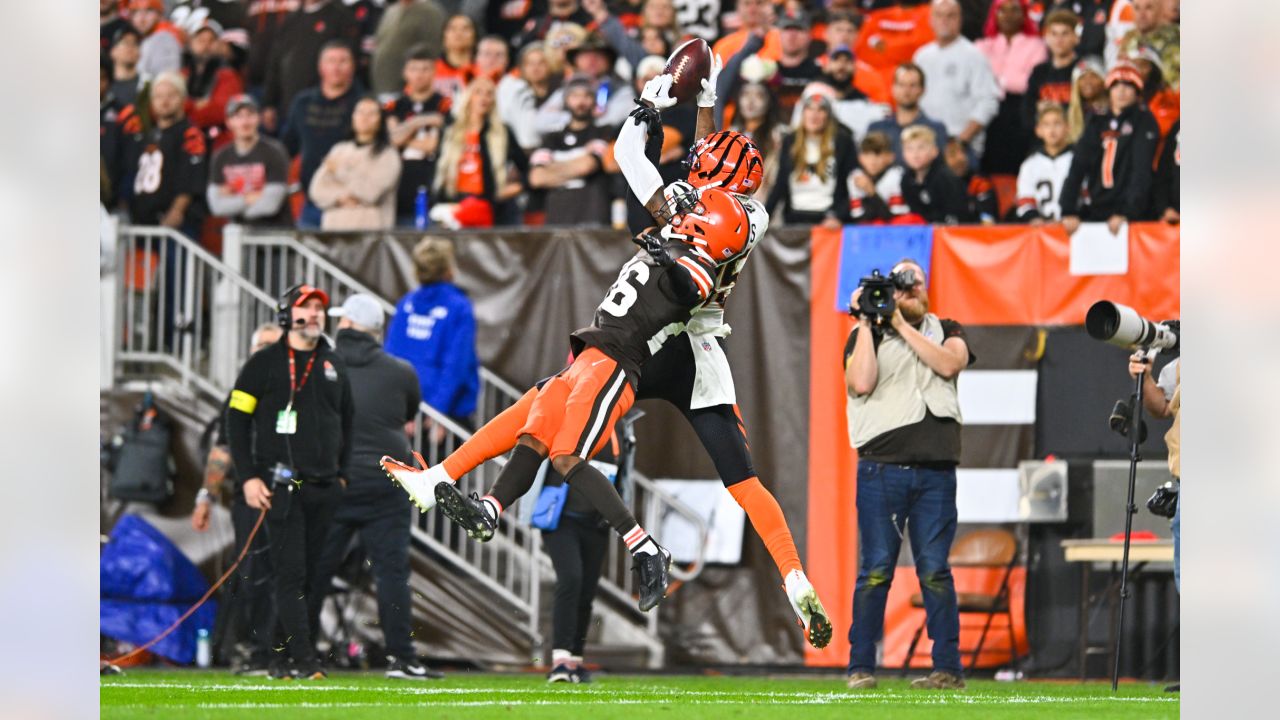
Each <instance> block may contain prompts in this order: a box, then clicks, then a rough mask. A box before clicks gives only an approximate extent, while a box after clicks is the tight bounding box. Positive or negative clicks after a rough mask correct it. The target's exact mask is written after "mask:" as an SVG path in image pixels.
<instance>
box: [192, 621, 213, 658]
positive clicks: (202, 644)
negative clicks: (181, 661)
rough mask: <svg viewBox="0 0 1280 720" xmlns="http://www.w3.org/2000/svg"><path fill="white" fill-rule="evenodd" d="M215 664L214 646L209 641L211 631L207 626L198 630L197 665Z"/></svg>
mask: <svg viewBox="0 0 1280 720" xmlns="http://www.w3.org/2000/svg"><path fill="white" fill-rule="evenodd" d="M212 664H213V646H212V644H211V643H210V642H209V631H208V630H206V629H205V628H200V629H199V630H196V667H202V668H207V667H209V666H210V665H212Z"/></svg>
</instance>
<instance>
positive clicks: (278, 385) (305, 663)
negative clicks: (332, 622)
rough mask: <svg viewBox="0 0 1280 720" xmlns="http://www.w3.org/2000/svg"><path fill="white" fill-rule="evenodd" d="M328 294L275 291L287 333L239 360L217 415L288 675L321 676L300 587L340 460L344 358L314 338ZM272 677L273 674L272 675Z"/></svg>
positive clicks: (335, 491)
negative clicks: (265, 546)
mask: <svg viewBox="0 0 1280 720" xmlns="http://www.w3.org/2000/svg"><path fill="white" fill-rule="evenodd" d="M328 306H329V296H328V295H327V294H325V292H324V291H322V290H318V289H316V288H313V287H311V286H309V285H299V286H295V287H294V288H291V289H290V290H289V291H287V292H286V293H285V295H284V297H282V298H281V302H280V306H279V308H278V309H279V320H280V323H281V325H283V326H284V327H285V328H286V329H287V332H286V334H285V336H284V338H283V339H282V340H281V341H280V342H278V343H276V344H275V345H273V346H271V347H269V348H267V349H266V350H263V351H262V352H259V353H257V354H255V355H254V356H253V357H251V358H249V361H248V362H247V363H245V366H244V368H243V369H241V371H240V376H239V377H238V378H236V385H235V389H234V390H233V391H232V393H231V400H230V402H229V403H228V407H229V412H228V413H227V434H228V439H229V440H230V441H231V457H232V460H233V461H234V463H235V467H236V469H237V474H238V476H239V477H240V478H243V481H242V483H241V488H242V490H243V492H244V499H245V502H246V503H248V504H249V506H250V507H253V508H257V509H262V508H266V509H267V511H268V512H267V522H266V529H267V539H268V541H269V543H270V546H271V562H272V565H274V567H275V571H276V613H277V615H278V617H279V619H280V626H281V629H282V630H283V631H284V635H285V638H286V646H287V650H288V654H289V657H290V660H291V662H292V668H291V669H290V671H289V673H290V674H292V675H295V676H297V677H302V678H311V679H321V678H324V677H325V674H324V672H323V671H322V670H321V669H320V666H319V663H318V662H317V661H316V657H315V648H314V646H313V645H312V640H313V636H312V632H311V631H312V628H311V627H310V626H309V625H310V624H309V622H308V616H309V614H310V613H309V611H308V605H309V603H313V604H316V605H318V604H319V603H320V601H321V600H323V597H322V596H318V593H316V592H314V591H313V589H312V588H310V587H308V583H311V582H314V579H315V577H316V563H317V562H318V560H319V556H320V552H321V550H322V548H323V544H324V540H325V535H326V534H327V533H328V531H329V524H330V519H331V518H332V517H333V513H334V510H335V508H336V506H337V504H338V501H339V499H340V498H341V495H342V484H341V481H340V479H339V476H340V474H341V473H342V470H343V468H345V467H347V466H348V465H349V463H350V456H351V445H350V441H349V439H350V437H351V420H352V414H353V406H352V401H351V385H350V382H349V381H348V379H347V369H346V365H345V364H344V363H343V361H342V359H341V358H340V357H339V356H338V355H337V354H336V353H334V351H333V349H332V348H331V347H330V345H329V343H328V341H327V340H325V339H324V337H323V336H322V329H323V323H324V317H325V310H326V308H328ZM273 674H276V675H281V674H282V673H280V672H277V673H273Z"/></svg>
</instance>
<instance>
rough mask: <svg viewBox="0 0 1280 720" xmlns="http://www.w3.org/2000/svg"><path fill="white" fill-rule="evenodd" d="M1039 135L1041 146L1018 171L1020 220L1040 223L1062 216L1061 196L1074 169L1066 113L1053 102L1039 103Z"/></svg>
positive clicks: (1018, 216)
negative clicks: (1068, 176)
mask: <svg viewBox="0 0 1280 720" xmlns="http://www.w3.org/2000/svg"><path fill="white" fill-rule="evenodd" d="M1036 137H1037V138H1039V139H1040V143H1041V147H1040V148H1039V149H1038V150H1036V151H1035V152H1033V153H1031V156H1030V157H1028V158H1027V159H1026V160H1024V161H1023V162H1022V168H1021V169H1020V170H1018V203H1017V206H1016V208H1015V210H1014V214H1015V218H1016V219H1017V221H1018V222H1029V223H1031V224H1032V225H1041V224H1043V223H1044V222H1045V221H1046V220H1049V221H1054V220H1057V219H1059V218H1060V217H1062V208H1061V207H1060V206H1059V205H1058V196H1059V195H1060V194H1061V193H1062V184H1063V183H1065V182H1066V180H1067V171H1068V170H1070V169H1071V157H1072V153H1071V146H1070V144H1069V143H1068V142H1067V113H1066V111H1065V110H1063V109H1062V106H1061V105H1059V104H1057V103H1055V102H1051V101H1045V102H1043V103H1041V105H1040V111H1039V114H1038V116H1037V118H1036Z"/></svg>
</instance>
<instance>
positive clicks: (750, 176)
mask: <svg viewBox="0 0 1280 720" xmlns="http://www.w3.org/2000/svg"><path fill="white" fill-rule="evenodd" d="M687 164H688V166H689V184H690V185H693V186H694V187H696V188H708V187H722V188H724V189H725V190H728V191H729V192H735V193H741V194H743V195H750V194H751V193H754V192H755V191H756V190H759V189H760V181H761V179H763V177H764V158H763V157H762V156H761V155H760V149H759V148H757V147H756V144H755V143H754V142H752V141H751V139H750V138H748V137H747V136H746V135H743V134H742V133H740V132H735V131H733V130H721V131H720V132H714V133H711V134H710V135H708V136H706V137H704V138H702V139H701V140H699V141H698V142H696V143H694V145H693V149H692V150H691V151H690V153H689V160H688V161H687Z"/></svg>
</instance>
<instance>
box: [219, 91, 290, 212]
mask: <svg viewBox="0 0 1280 720" xmlns="http://www.w3.org/2000/svg"><path fill="white" fill-rule="evenodd" d="M226 118H227V130H229V131H230V135H231V143H230V144H229V145H227V146H225V147H223V148H222V149H221V150H218V151H217V152H215V153H214V154H213V160H212V162H211V164H210V167H209V189H208V191H207V193H206V195H205V198H206V200H207V201H208V203H209V211H210V212H212V213H213V214H214V215H216V216H218V217H222V218H227V219H229V220H231V221H232V222H237V223H241V224H245V225H270V226H288V225H290V224H292V217H290V215H289V211H288V208H287V207H286V206H285V202H284V201H285V196H286V194H287V191H288V183H289V156H288V154H287V153H285V150H284V146H282V145H281V144H280V143H278V142H276V141H275V140H274V139H272V138H269V137H263V136H262V135H261V134H259V125H260V124H261V122H262V116H261V114H260V113H259V111H258V102H257V101H256V100H254V99H253V98H252V97H250V96H249V95H237V96H236V97H233V98H231V100H230V101H229V102H228V103H227V108H226Z"/></svg>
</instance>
